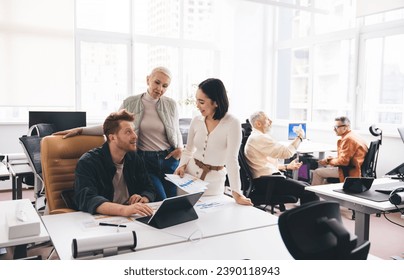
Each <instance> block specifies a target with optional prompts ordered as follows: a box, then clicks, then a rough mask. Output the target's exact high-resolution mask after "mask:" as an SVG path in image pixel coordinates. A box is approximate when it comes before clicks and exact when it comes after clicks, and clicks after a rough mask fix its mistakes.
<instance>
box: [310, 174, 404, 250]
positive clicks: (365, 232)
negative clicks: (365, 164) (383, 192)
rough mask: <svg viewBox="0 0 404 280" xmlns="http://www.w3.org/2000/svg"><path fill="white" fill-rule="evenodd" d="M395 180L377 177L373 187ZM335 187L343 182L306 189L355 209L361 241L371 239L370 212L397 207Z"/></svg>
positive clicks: (338, 186)
mask: <svg viewBox="0 0 404 280" xmlns="http://www.w3.org/2000/svg"><path fill="white" fill-rule="evenodd" d="M394 182H396V181H394V180H392V179H389V178H381V179H376V180H374V181H373V184H372V187H371V189H372V188H375V186H377V185H379V184H389V183H394ZM335 189H342V183H339V184H328V185H319V186H312V187H306V190H309V191H312V192H315V193H317V194H318V195H319V196H320V197H322V198H324V199H326V200H331V201H337V202H338V203H339V204H340V205H341V206H343V207H346V208H348V209H352V210H355V234H356V235H357V236H358V242H359V243H362V242H363V241H366V240H369V228H370V214H374V213H380V212H385V211H390V210H395V209H396V206H395V205H393V204H391V203H390V202H389V201H383V202H376V201H372V200H369V199H365V198H360V197H357V196H353V195H349V194H345V193H340V192H336V191H334V190H335ZM398 208H404V204H401V205H398Z"/></svg>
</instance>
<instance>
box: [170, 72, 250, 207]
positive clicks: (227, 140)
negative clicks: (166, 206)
mask: <svg viewBox="0 0 404 280" xmlns="http://www.w3.org/2000/svg"><path fill="white" fill-rule="evenodd" d="M196 102H197V108H198V109H199V111H200V112H201V116H197V117H195V118H194V119H193V120H192V122H191V125H190V128H189V132H188V140H187V145H186V148H185V149H184V150H183V153H182V157H181V160H180V163H179V167H178V168H177V170H176V171H175V174H178V175H180V176H183V175H184V173H188V174H191V175H193V176H196V177H198V178H201V179H202V180H204V181H206V182H208V183H209V184H208V186H207V188H208V189H207V190H206V191H205V194H204V195H219V194H223V192H224V183H225V180H226V174H228V177H229V183H230V188H231V190H232V195H233V197H234V199H235V201H236V202H237V203H239V204H244V205H252V203H251V200H250V199H249V198H246V197H245V196H244V195H243V194H242V191H241V182H240V175H239V164H238V151H239V149H240V144H241V124H240V122H239V121H238V120H237V119H236V118H235V117H234V116H232V115H230V114H229V113H227V111H228V108H229V100H228V98H227V93H226V89H225V87H224V85H223V83H222V81H221V80H219V79H213V78H211V79H207V80H205V81H203V82H202V83H200V84H199V86H198V90H197V92H196Z"/></svg>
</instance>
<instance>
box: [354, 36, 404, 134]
mask: <svg viewBox="0 0 404 280" xmlns="http://www.w3.org/2000/svg"><path fill="white" fill-rule="evenodd" d="M403 49H404V34H397V35H391V36H382V37H375V38H369V39H365V40H364V64H363V67H364V68H363V79H362V80H361V82H362V84H361V85H362V86H361V88H362V91H363V109H362V119H363V121H364V122H366V121H367V122H371V123H378V124H383V125H388V124H390V125H392V126H393V127H397V126H398V125H401V124H403V123H404V116H403V114H404V113H403V112H404V59H402V50H403Z"/></svg>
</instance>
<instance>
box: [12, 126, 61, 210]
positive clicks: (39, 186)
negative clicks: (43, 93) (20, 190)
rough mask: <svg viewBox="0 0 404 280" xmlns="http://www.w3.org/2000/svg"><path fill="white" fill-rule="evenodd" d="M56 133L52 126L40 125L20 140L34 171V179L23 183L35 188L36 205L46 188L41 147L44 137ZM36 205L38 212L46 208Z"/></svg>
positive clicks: (28, 178)
mask: <svg viewBox="0 0 404 280" xmlns="http://www.w3.org/2000/svg"><path fill="white" fill-rule="evenodd" d="M54 131H55V129H54V126H53V125H52V124H46V123H39V124H35V125H33V126H31V127H30V128H29V130H28V135H24V136H22V137H20V138H19V140H20V144H21V146H22V148H23V151H24V153H25V155H26V156H27V159H28V163H29V165H30V167H31V169H32V171H33V175H32V178H31V177H26V178H23V182H24V183H25V184H27V185H31V186H34V195H35V203H37V202H38V199H39V198H41V197H43V198H44V195H45V193H44V192H45V188H44V185H43V178H42V166H41V153H40V145H41V140H42V138H43V137H45V136H48V135H51V134H52V133H53V132H54ZM41 204H42V205H37V204H36V205H35V206H36V208H37V210H41V208H43V207H44V206H45V203H44V202H43V203H41Z"/></svg>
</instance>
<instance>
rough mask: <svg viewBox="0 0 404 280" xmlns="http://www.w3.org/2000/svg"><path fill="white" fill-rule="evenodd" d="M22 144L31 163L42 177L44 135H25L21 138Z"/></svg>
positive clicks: (33, 168)
mask: <svg viewBox="0 0 404 280" xmlns="http://www.w3.org/2000/svg"><path fill="white" fill-rule="evenodd" d="M19 140H20V144H21V146H22V148H23V150H24V153H25V155H26V156H27V159H28V162H29V165H30V166H31V168H32V170H33V171H34V172H35V174H36V175H37V176H39V177H40V178H42V166H41V153H40V150H41V149H40V147H41V140H42V137H39V136H38V135H34V136H23V137H20V138H19Z"/></svg>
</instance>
